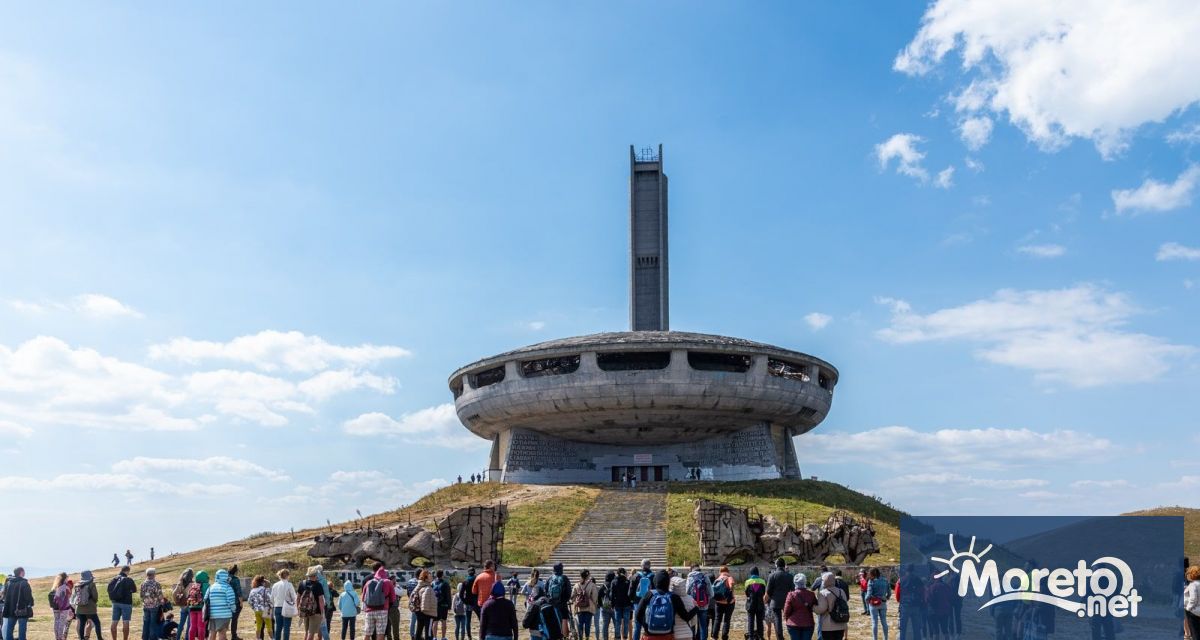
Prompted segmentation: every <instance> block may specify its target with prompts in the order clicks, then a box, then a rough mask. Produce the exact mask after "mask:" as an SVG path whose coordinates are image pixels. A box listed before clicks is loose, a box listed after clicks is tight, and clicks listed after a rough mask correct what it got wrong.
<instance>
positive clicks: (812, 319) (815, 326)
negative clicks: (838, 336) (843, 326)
mask: <svg viewBox="0 0 1200 640" xmlns="http://www.w3.org/2000/svg"><path fill="white" fill-rule="evenodd" d="M804 322H805V323H807V324H808V328H810V329H812V330H813V331H820V330H821V329H824V328H825V327H827V326H829V323H830V322H833V316H831V315H828V314H824V313H821V312H819V311H814V312H812V313H810V314H807V315H805V316H804Z"/></svg>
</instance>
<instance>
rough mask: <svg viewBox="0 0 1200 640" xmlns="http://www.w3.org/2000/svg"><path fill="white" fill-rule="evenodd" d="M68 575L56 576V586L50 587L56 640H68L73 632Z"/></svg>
mask: <svg viewBox="0 0 1200 640" xmlns="http://www.w3.org/2000/svg"><path fill="white" fill-rule="evenodd" d="M69 582H70V580H67V574H66V573H65V572H64V573H60V574H58V575H57V576H54V584H53V585H52V586H51V587H50V607H51V608H52V609H54V640H67V634H68V633H70V631H71V616H72V615H73V613H74V612H73V611H72V610H71V587H70V586H69V585H68V583H69Z"/></svg>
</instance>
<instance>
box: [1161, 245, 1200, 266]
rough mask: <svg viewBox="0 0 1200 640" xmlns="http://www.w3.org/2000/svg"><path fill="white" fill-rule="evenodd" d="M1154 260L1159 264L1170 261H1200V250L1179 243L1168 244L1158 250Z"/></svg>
mask: <svg viewBox="0 0 1200 640" xmlns="http://www.w3.org/2000/svg"><path fill="white" fill-rule="evenodd" d="M1154 259H1155V260H1158V261H1159V262H1166V261H1168V260H1200V249H1197V248H1194V247H1185V246H1183V245H1181V244H1179V243H1178V242H1166V243H1163V245H1162V246H1161V247H1159V248H1158V253H1156V254H1154Z"/></svg>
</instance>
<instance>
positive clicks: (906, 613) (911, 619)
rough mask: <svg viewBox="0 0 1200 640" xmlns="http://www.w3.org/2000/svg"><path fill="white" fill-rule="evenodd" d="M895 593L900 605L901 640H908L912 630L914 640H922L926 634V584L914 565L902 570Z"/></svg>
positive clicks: (906, 566)
mask: <svg viewBox="0 0 1200 640" xmlns="http://www.w3.org/2000/svg"><path fill="white" fill-rule="evenodd" d="M895 591H896V602H897V603H899V605H900V616H899V617H900V621H899V625H900V640H908V638H909V636H908V630H909V629H910V628H911V629H912V633H913V635H912V638H913V640H921V637H922V635H923V634H924V632H925V631H924V630H925V582H924V581H923V580H921V578H920V576H918V575H917V574H916V571H915V570H914V569H913V566H912V565H905V566H904V568H903V569H901V572H900V580H898V581H897V582H896V589H895Z"/></svg>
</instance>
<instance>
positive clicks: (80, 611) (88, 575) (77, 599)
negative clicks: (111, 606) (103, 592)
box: [71, 571, 104, 640]
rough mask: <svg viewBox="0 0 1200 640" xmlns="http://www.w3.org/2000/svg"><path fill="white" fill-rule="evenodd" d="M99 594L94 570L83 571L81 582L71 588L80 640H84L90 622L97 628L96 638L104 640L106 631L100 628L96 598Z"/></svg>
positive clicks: (80, 574)
mask: <svg viewBox="0 0 1200 640" xmlns="http://www.w3.org/2000/svg"><path fill="white" fill-rule="evenodd" d="M99 596H100V594H99V593H98V592H97V590H96V580H95V577H94V576H93V575H92V572H91V571H81V572H80V573H79V584H77V585H75V588H74V589H72V590H71V604H72V605H74V607H75V619H76V620H78V621H79V640H83V638H84V637H85V632H86V631H87V624H88V623H89V622H91V623H92V627H94V628H95V629H96V640H104V633H103V632H102V631H101V630H100V616H99V615H98V614H97V609H96V606H97V605H96V600H97V598H99Z"/></svg>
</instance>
